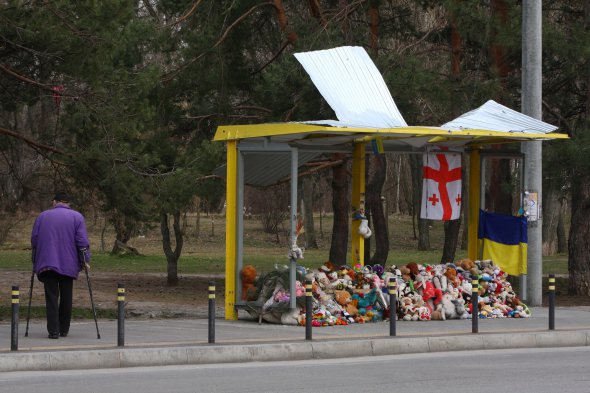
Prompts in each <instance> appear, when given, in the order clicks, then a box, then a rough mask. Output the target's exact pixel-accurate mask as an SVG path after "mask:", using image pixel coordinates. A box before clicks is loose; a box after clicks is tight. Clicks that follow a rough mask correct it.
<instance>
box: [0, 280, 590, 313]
mask: <svg viewBox="0 0 590 393" xmlns="http://www.w3.org/2000/svg"><path fill="white" fill-rule="evenodd" d="M210 281H215V285H216V309H217V310H218V311H217V314H218V315H222V313H223V311H222V310H223V307H224V295H225V283H224V278H223V275H216V276H210V275H208V276H207V275H198V274H194V275H181V276H179V282H178V286H175V287H170V286H168V285H167V283H166V275H165V274H159V273H107V272H93V271H91V272H90V283H91V286H92V292H93V297H94V302H95V305H96V307H97V308H99V309H112V310H116V309H117V284H118V283H121V284H124V286H125V291H126V301H127V306H126V307H127V316H128V317H132V318H181V317H182V318H206V317H207V311H208V285H209V282H210ZM30 283H31V273H29V272H18V271H2V272H1V273H0V298H1V299H7V300H6V301H5V302H4V303H5V304H6V305H7V306H8V305H9V300H8V299H10V290H11V287H12V285H18V286H19V287H20V293H21V307H26V306H27V305H28V299H29V287H30ZM559 284H560V283H558V289H557V300H556V305H557V306H560V307H575V306H590V297H589V296H568V295H567V288H565V287H561V288H560V287H559ZM547 303H548V302H547V297H546V293H543V305H545V306H546V305H547ZM32 304H33V306H44V305H45V299H44V293H43V284H42V283H41V282H39V281H38V280H37V279H36V278H35V282H34V285H33V300H32ZM74 307H77V308H88V309H89V308H90V296H89V291H88V286H87V281H86V276H85V275H84V273H83V272H82V273H81V274H80V277H79V279H78V280H77V281H75V282H74Z"/></svg>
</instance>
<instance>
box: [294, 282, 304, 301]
mask: <svg viewBox="0 0 590 393" xmlns="http://www.w3.org/2000/svg"><path fill="white" fill-rule="evenodd" d="M303 295H305V287H304V286H303V285H302V284H301V282H300V281H299V280H297V281H295V296H297V297H299V296H303Z"/></svg>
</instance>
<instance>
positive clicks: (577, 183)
mask: <svg viewBox="0 0 590 393" xmlns="http://www.w3.org/2000/svg"><path fill="white" fill-rule="evenodd" d="M584 27H585V30H586V31H587V32H588V31H590V0H585V1H584ZM586 83H587V91H586V113H585V117H586V119H582V120H581V121H584V120H587V119H588V118H589V117H590V63H588V64H587V66H586ZM578 132H588V131H587V130H582V131H578ZM574 138H575V136H574ZM572 171H573V173H572V176H571V178H572V194H571V195H572V202H571V204H572V206H571V208H572V221H571V226H570V236H569V242H568V252H569V259H568V271H569V293H570V294H571V295H586V296H588V295H590V220H588V217H590V174H588V173H587V172H586V171H584V170H578V168H577V167H574V168H573V170H572Z"/></svg>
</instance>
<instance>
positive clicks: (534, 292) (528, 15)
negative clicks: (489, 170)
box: [521, 0, 543, 306]
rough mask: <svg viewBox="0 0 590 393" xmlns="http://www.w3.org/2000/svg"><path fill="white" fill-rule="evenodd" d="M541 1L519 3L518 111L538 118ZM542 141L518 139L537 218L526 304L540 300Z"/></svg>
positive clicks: (530, 248)
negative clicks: (520, 67)
mask: <svg viewBox="0 0 590 393" xmlns="http://www.w3.org/2000/svg"><path fill="white" fill-rule="evenodd" d="M541 25H542V2H541V1H539V0H523V2H522V96H521V100H522V113H524V114H525V115H528V116H531V117H533V118H535V119H539V120H541V117H542V109H541V105H542V101H541V100H542V89H543V87H542V67H541V64H542V63H541V57H542V47H543V44H542V38H541V35H542V34H541V33H542V28H541ZM541 143H542V142H540V141H535V142H522V144H521V151H522V152H523V153H524V154H525V182H524V187H525V190H528V191H531V192H536V193H537V196H538V199H537V200H538V203H539V216H538V217H539V218H538V220H537V221H529V225H528V260H527V266H528V267H527V275H528V277H527V280H526V281H528V282H527V284H528V285H527V296H526V297H527V299H526V300H527V303H528V304H530V305H531V306H540V305H541V303H542V281H541V280H542V278H543V258H542V257H543V252H542V250H543V239H542V227H543V215H542V210H541V209H542V204H541V201H542V193H541V191H542V188H543V178H542V171H543V162H542V153H543V147H542V144H541Z"/></svg>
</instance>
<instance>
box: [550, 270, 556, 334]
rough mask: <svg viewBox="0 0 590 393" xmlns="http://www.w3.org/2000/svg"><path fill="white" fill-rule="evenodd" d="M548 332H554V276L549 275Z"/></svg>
mask: <svg viewBox="0 0 590 393" xmlns="http://www.w3.org/2000/svg"><path fill="white" fill-rule="evenodd" d="M549 330H555V274H550V275H549Z"/></svg>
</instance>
